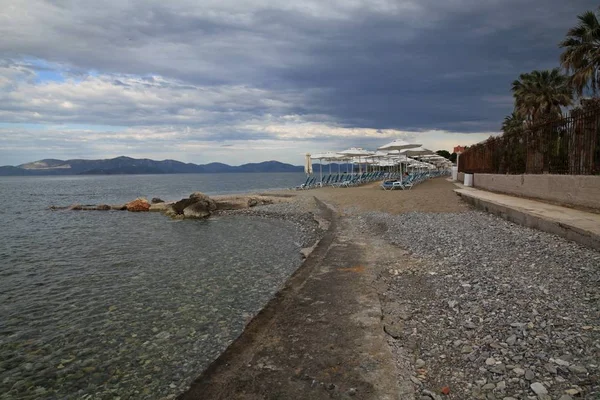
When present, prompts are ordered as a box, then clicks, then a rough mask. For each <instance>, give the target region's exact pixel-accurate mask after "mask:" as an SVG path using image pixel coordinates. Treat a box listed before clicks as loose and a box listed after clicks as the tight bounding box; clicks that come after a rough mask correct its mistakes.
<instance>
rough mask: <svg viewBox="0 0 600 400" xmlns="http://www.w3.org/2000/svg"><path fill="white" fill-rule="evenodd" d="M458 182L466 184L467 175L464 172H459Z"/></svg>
mask: <svg viewBox="0 0 600 400" xmlns="http://www.w3.org/2000/svg"><path fill="white" fill-rule="evenodd" d="M458 181H459V182H464V181H465V173H464V172H459V173H458Z"/></svg>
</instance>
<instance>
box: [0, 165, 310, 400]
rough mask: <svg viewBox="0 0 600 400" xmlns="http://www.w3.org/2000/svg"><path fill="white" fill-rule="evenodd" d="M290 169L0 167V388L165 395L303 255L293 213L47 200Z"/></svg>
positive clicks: (215, 352) (184, 186) (126, 194)
mask: <svg viewBox="0 0 600 400" xmlns="http://www.w3.org/2000/svg"><path fill="white" fill-rule="evenodd" d="M302 182H304V175H303V174H301V173H300V174H298V173H268V174H254V173H244V174H177V175H128V176H124V175H118V176H115V175H111V176H60V177H49V176H45V177H0V204H1V206H0V399H3V400H4V399H119V398H120V399H172V398H174V397H175V396H176V395H177V394H179V393H181V392H183V391H184V390H186V388H188V387H189V385H190V383H191V382H192V381H193V380H194V378H196V377H197V376H198V375H199V374H200V373H201V372H202V371H203V370H204V369H205V368H206V367H207V366H208V365H209V364H210V363H211V362H212V361H213V360H214V359H215V358H217V357H218V356H219V354H220V353H221V352H222V351H223V350H224V349H225V348H226V347H227V346H228V345H229V344H230V343H231V342H232V341H233V340H234V339H235V338H236V337H237V336H238V335H239V334H240V333H241V332H242V330H243V328H244V326H245V324H246V323H247V322H248V321H249V320H250V319H251V318H252V317H253V316H254V315H255V314H256V313H257V312H258V311H259V310H260V309H261V308H262V307H263V306H264V305H265V304H266V303H267V302H268V301H269V299H270V298H272V296H273V295H274V293H275V292H276V291H277V290H278V289H279V288H280V287H281V286H282V284H283V283H284V282H285V281H286V279H287V278H288V277H289V276H290V275H291V274H292V273H293V272H294V271H295V270H296V269H297V268H298V267H299V266H300V264H301V262H302V258H301V255H300V253H299V250H300V244H299V243H300V242H301V238H300V232H299V230H298V227H297V226H295V225H294V224H293V223H292V222H289V221H285V220H276V219H265V218H258V217H250V216H224V217H218V218H214V219H209V220H203V221H199V220H183V221H175V220H171V219H169V218H167V217H165V216H163V215H162V214H160V213H129V212H123V211H110V212H103V211H67V210H62V211H53V210H50V209H49V207H50V206H53V205H55V206H67V205H70V204H75V203H79V204H99V203H105V204H118V203H125V202H127V201H130V200H133V199H135V198H137V197H140V196H143V197H146V198H149V199H150V198H152V197H160V198H162V199H165V200H178V199H181V198H184V197H187V196H189V194H190V193H192V192H194V191H201V192H203V193H206V194H208V195H215V194H228V193H243V192H250V191H261V190H268V189H282V188H290V187H294V186H297V185H299V184H301V183H302Z"/></svg>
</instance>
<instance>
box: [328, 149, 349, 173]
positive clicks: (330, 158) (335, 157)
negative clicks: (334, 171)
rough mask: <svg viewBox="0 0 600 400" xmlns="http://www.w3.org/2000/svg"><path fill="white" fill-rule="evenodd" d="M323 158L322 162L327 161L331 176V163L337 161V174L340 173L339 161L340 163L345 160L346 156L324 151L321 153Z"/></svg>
mask: <svg viewBox="0 0 600 400" xmlns="http://www.w3.org/2000/svg"><path fill="white" fill-rule="evenodd" d="M322 156H323V160H325V161H327V162H328V163H329V173H330V174H331V162H332V161H337V165H338V173H340V164H339V161H342V160H343V159H345V158H346V156H343V155H341V154H338V153H335V152H333V151H326V152H325V153H322Z"/></svg>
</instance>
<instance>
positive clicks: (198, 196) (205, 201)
mask: <svg viewBox="0 0 600 400" xmlns="http://www.w3.org/2000/svg"><path fill="white" fill-rule="evenodd" d="M190 200H193V201H194V202H195V203H201V204H202V205H203V206H204V207H205V208H206V209H207V210H208V211H214V210H216V209H217V204H216V203H215V201H214V200H213V199H211V198H210V197H208V196H207V195H205V194H204V193H202V192H194V193H192V194H190Z"/></svg>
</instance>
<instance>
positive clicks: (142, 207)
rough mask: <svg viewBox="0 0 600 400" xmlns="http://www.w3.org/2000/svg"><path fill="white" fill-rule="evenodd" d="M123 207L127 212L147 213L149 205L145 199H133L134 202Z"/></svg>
mask: <svg viewBox="0 0 600 400" xmlns="http://www.w3.org/2000/svg"><path fill="white" fill-rule="evenodd" d="M125 207H126V208H127V211H133V212H140V211H149V210H150V203H148V200H146V199H143V198H138V199H135V200H133V201H130V202H129V203H127V204H125Z"/></svg>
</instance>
